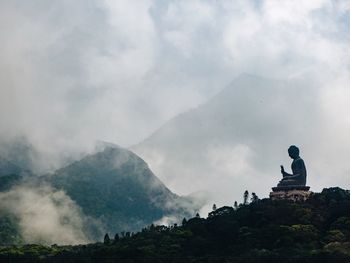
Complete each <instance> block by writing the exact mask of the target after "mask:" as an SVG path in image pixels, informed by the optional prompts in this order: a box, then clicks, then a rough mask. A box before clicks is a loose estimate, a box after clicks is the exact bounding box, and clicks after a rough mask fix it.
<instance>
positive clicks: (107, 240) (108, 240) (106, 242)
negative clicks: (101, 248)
mask: <svg viewBox="0 0 350 263" xmlns="http://www.w3.org/2000/svg"><path fill="white" fill-rule="evenodd" d="M110 242H111V239H110V238H109V235H108V233H106V234H105V237H104V239H103V243H104V244H106V245H108V244H109V243H110Z"/></svg>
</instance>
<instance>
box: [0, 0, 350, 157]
mask: <svg viewBox="0 0 350 263" xmlns="http://www.w3.org/2000/svg"><path fill="white" fill-rule="evenodd" d="M0 32H1V35H0V87H1V88H0V137H1V138H3V139H4V138H5V140H7V138H9V137H12V136H16V135H25V136H27V137H28V138H29V139H30V141H31V142H32V143H33V144H35V145H36V146H37V147H39V149H41V150H43V151H46V152H49V153H55V154H56V153H60V152H72V151H78V150H83V149H84V148H89V146H90V145H91V144H92V143H93V142H95V141H96V140H104V141H109V142H113V143H116V144H119V145H121V146H130V145H133V144H137V143H138V142H140V141H142V140H143V139H144V138H146V137H147V136H149V135H150V134H151V133H152V132H153V131H154V130H156V129H157V128H158V127H160V126H161V125H162V124H163V123H165V122H166V121H167V120H168V119H170V118H171V117H173V116H175V115H177V114H179V113H181V112H183V111H186V110H188V109H190V108H193V107H196V106H198V105H199V104H201V103H203V102H205V101H206V100H208V99H209V98H211V97H212V96H213V95H215V94H216V93H217V92H219V91H220V90H221V89H223V88H224V87H225V86H226V85H228V84H229V83H230V82H231V81H232V80H233V79H235V78H236V77H237V76H239V75H240V74H241V73H244V72H246V73H250V74H255V75H259V76H264V77H271V78H279V79H286V80H288V79H291V78H304V79H308V80H309V81H313V82H314V83H316V84H317V85H320V88H319V94H318V95H319V96H320V98H321V99H320V100H319V103H320V104H322V105H320V106H321V107H322V109H323V110H324V112H325V113H326V114H327V115H328V116H327V119H328V120H332V122H331V123H326V124H324V125H325V127H338V128H339V129H335V130H334V132H335V137H336V138H337V142H336V143H337V144H338V145H342V144H344V142H346V141H347V140H348V138H347V136H348V131H350V128H349V127H350V114H349V110H350V89H349V87H350V86H349V84H350V81H349V66H350V64H349V61H350V60H349V59H350V34H349V33H350V1H345V0H343V1H322V0H312V1H277V0H276V1H247V0H242V1H233V0H227V1H226V0H220V1H214V0H213V1H195V0H193V1H166V0H159V1H147V0H143V1H136V0H135V1H130V0H126V1H122V0H114V1H112V0H111V1H108V0H106V1H102V0H89V1H87V0H75V1H70V0H59V1H58V0H56V1H55V0H52V1H47V0H31V1H20V0H11V1H6V0H0ZM307 88H308V87H305V89H307ZM305 94H308V93H307V92H305ZM287 121H288V120H286V122H287ZM344 153H345V152H344Z"/></svg>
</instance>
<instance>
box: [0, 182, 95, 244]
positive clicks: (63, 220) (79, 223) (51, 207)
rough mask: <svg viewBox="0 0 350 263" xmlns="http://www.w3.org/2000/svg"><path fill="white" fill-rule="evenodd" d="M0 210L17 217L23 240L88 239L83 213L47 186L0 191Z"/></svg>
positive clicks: (73, 241)
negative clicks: (84, 227)
mask: <svg viewBox="0 0 350 263" xmlns="http://www.w3.org/2000/svg"><path fill="white" fill-rule="evenodd" d="M0 209H1V210H5V211H8V212H9V213H11V214H13V215H14V216H16V217H17V218H18V219H19V228H20V229H19V232H20V233H21V235H22V238H23V241H24V242H25V243H36V244H37V243H40V244H48V245H52V244H81V243H87V242H89V239H88V238H87V237H86V235H85V234H84V230H83V225H84V224H83V223H84V220H83V215H82V212H81V211H80V209H79V208H78V206H77V205H76V204H75V203H74V202H73V201H72V200H71V199H70V198H69V197H68V196H67V195H66V194H65V193H64V192H63V191H54V190H53V189H51V188H50V187H48V186H43V187H35V188H34V187H30V186H20V187H16V188H13V189H11V190H10V191H8V192H3V193H0Z"/></svg>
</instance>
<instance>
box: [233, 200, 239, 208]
mask: <svg viewBox="0 0 350 263" xmlns="http://www.w3.org/2000/svg"><path fill="white" fill-rule="evenodd" d="M233 206H234V208H235V209H236V210H237V209H238V203H237V201H235V203H234V204H233Z"/></svg>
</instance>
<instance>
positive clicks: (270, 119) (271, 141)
mask: <svg viewBox="0 0 350 263" xmlns="http://www.w3.org/2000/svg"><path fill="white" fill-rule="evenodd" d="M308 85H309V83H307V82H305V81H299V80H288V81H282V80H276V79H267V78H262V77H257V76H252V75H247V74H245V75H242V76H240V77H239V78H237V79H236V80H234V81H233V82H232V83H231V84H230V85H229V86H228V87H227V88H225V89H224V90H223V91H222V92H220V93H219V94H217V95H216V96H215V97H213V98H212V99H210V100H209V101H208V102H206V103H205V104H203V105H201V106H199V107H198V108H195V109H192V110H190V111H188V112H185V113H183V114H180V115H178V116H176V117H175V118H173V119H172V120H170V121H168V122H167V123H166V124H164V125H163V127H161V128H160V129H159V130H157V131H156V132H155V133H154V134H152V135H151V136H150V137H149V138H147V139H146V140H144V141H143V142H141V143H140V144H138V145H136V146H134V147H132V148H131V149H132V150H133V151H135V152H136V153H137V154H139V155H140V156H141V157H142V158H144V159H145V160H146V162H147V163H148V164H149V165H150V167H151V168H152V170H153V171H154V172H155V173H156V174H157V175H158V176H159V177H160V178H161V179H162V180H163V181H164V182H165V183H166V184H167V185H168V186H169V188H170V189H172V190H174V191H176V192H178V193H181V194H188V193H190V192H193V191H196V190H201V189H203V190H209V191H213V192H216V196H217V199H218V200H213V201H214V202H216V201H218V202H219V203H225V202H226V203H227V202H233V201H234V200H235V199H236V200H238V199H240V198H241V197H240V195H241V193H242V192H243V191H244V190H245V189H247V188H249V189H252V190H253V191H256V192H258V194H260V195H261V196H263V195H266V194H267V192H266V189H269V188H270V187H271V186H273V185H275V184H276V183H277V181H278V180H279V176H280V173H279V165H280V164H282V163H284V164H285V165H286V166H288V165H287V164H288V163H290V161H289V158H288V155H287V153H286V150H287V148H288V147H289V145H291V144H297V145H299V146H301V150H302V154H305V151H303V150H304V149H308V148H311V146H313V147H316V146H317V145H320V144H319V142H318V141H317V140H318V139H319V138H318V135H319V134H321V133H320V130H317V129H318V126H319V125H318V124H319V117H318V115H317V112H318V109H317V108H316V106H315V105H316V101H317V99H318V98H317V97H316V96H314V95H313V93H312V92H313V88H312V87H311V86H308ZM305 86H308V87H311V88H309V89H307V91H306V89H305ZM309 93H310V94H309ZM319 140H320V141H322V140H321V139H319ZM306 154H307V153H306ZM315 159H316V158H315ZM308 160H309V159H307V160H306V161H308ZM310 174H311V173H310ZM258 178H259V180H257V179H258ZM184 181H189V182H191V183H190V184H183V182H184Z"/></svg>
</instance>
